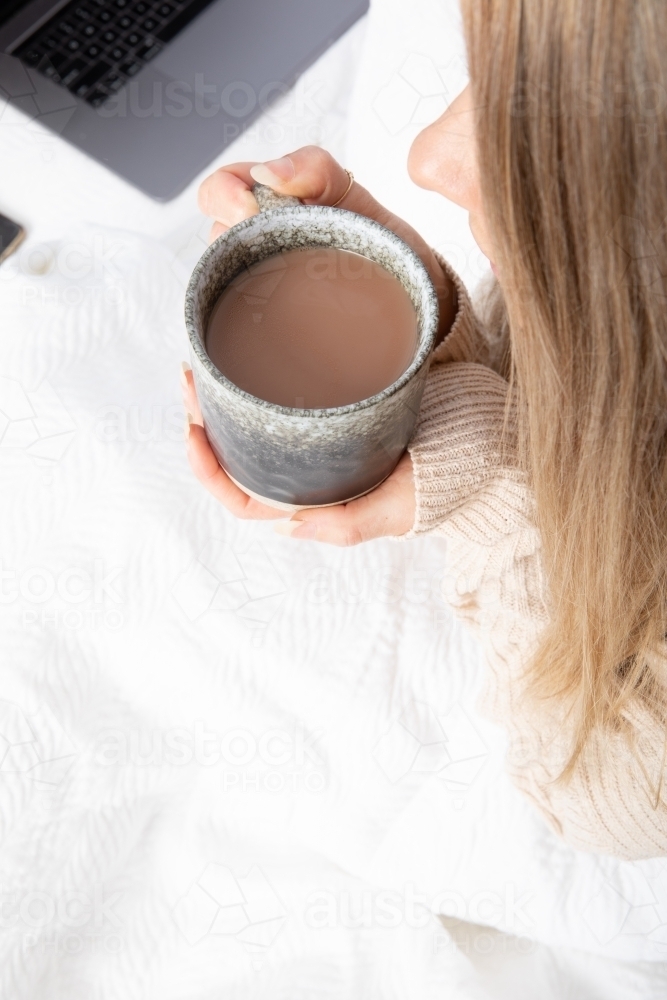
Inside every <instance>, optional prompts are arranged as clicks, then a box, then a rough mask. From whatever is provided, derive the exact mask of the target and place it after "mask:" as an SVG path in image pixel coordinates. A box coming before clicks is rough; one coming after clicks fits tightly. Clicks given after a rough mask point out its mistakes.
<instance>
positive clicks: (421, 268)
mask: <svg viewBox="0 0 667 1000" xmlns="http://www.w3.org/2000/svg"><path fill="white" fill-rule="evenodd" d="M332 212H333V213H335V214H336V215H349V216H353V217H354V218H355V220H359V219H361V220H363V221H362V223H361V224H362V225H363V226H365V227H367V228H369V229H371V230H376V231H378V232H379V233H381V234H385V233H389V234H390V236H391V239H392V241H397V242H398V243H399V244H401V245H402V252H403V253H404V254H405V256H407V257H408V258H409V259H410V260H411V261H412V263H413V265H414V266H415V267H416V269H417V272H418V273H420V274H421V277H422V279H423V285H422V290H423V292H424V293H425V294H426V297H427V299H428V300H430V302H431V305H432V308H433V323H432V330H431V333H430V335H429V336H428V337H427V338H426V340H425V341H424V342H423V343H422V344H421V345H420V346H419V348H418V350H417V352H416V354H415V356H414V358H413V359H412V361H411V362H410V364H409V365H408V367H407V368H406V369H405V371H404V372H403V373H402V374H401V375H400V376H399V377H398V378H397V379H396V380H395V381H394V382H392V383H391V384H390V385H388V386H386V388H384V389H382V390H381V391H380V392H376V393H375V394H374V395H373V396H368V397H367V398H366V399H360V400H358V401H357V402H354V403H345V405H344V406H330V407H322V408H315V407H310V408H309V407H296V406H283V405H282V404H280V403H271V402H269V400H267V399H261V398H260V397H259V396H254V395H253V394H252V393H251V392H246V390H245V389H241V388H240V387H239V386H238V385H236V384H235V383H234V382H232V381H231V380H230V379H229V378H227V376H226V375H224V374H223V372H221V371H220V370H219V369H218V368H217V367H216V366H215V365H214V364H213V362H212V361H211V359H210V358H209V356H208V354H207V353H206V351H205V350H204V347H203V346H202V342H201V338H200V337H199V334H198V333H197V330H196V327H195V322H194V317H193V304H194V297H195V291H196V286H197V284H198V282H199V278H200V277H201V275H202V274H203V272H204V271H205V270H206V268H207V266H208V265H209V262H210V259H211V257H213V256H214V255H215V252H216V249H217V248H219V246H220V244H221V243H224V242H225V241H226V240H228V239H229V235H230V233H234V234H235V235H236V234H239V233H241V232H243V230H244V229H249V228H250V227H251V226H253V225H255V224H256V220H257V218H258V217H267V216H268V217H273V216H282V215H286V214H288V215H293V214H294V213H297V214H299V215H301V214H304V215H312V214H313V213H314V214H317V215H329V214H330V213H332ZM357 224H359V223H358V222H357ZM304 249H310V248H304ZM313 249H314V248H313ZM333 249H341V250H343V249H345V248H344V247H338V248H335V247H334V248H333ZM362 256H363V255H362ZM369 259H370V258H369ZM379 266H380V267H382V265H381V264H380V265H379ZM239 273H240V272H239ZM232 280H233V279H232ZM439 318H440V304H439V302H438V296H437V292H436V290H435V287H434V285H433V282H432V281H431V276H430V275H429V273H428V271H427V269H426V265H425V264H424V262H423V260H422V259H421V257H420V256H419V255H418V254H417V253H416V252H415V251H414V250H413V249H412V247H411V246H409V245H408V244H407V243H406V242H405V240H404V239H403V238H402V237H400V236H399V235H398V234H397V233H395V232H394V231H393V230H392V229H389V228H388V227H387V226H383V225H382V224H381V223H380V222H376V220H375V219H369V218H368V217H367V216H365V215H360V214H359V213H358V212H350V211H349V210H348V209H344V208H333V207H332V206H329V205H286V206H285V207H284V208H282V207H281V208H271V209H269V210H268V211H264V212H260V213H258V215H252V216H250V218H248V219H244V220H243V221H242V222H239V223H237V224H236V225H235V226H231V227H230V228H229V229H228V230H227V231H226V232H225V233H222V234H221V235H220V236H218V237H217V239H215V240H214V241H213V243H211V245H210V246H209V247H207V248H206V250H205V251H204V253H203V254H202V255H201V257H200V258H199V260H198V261H197V263H196V265H195V267H194V269H193V271H192V274H191V275H190V280H189V281H188V286H187V290H186V293H185V326H186V329H187V332H188V339H189V341H190V345H191V347H192V349H193V351H194V352H195V354H196V356H197V360H198V361H199V363H200V364H201V365H203V367H204V369H205V370H206V371H207V373H208V374H209V375H210V376H211V377H212V378H213V379H214V381H215V382H218V383H222V385H223V386H224V387H225V388H227V389H229V390H231V391H232V392H234V393H235V394H236V395H238V396H241V397H242V398H243V399H245V400H246V401H248V402H249V403H253V404H255V405H256V404H259V405H260V406H261V407H262V408H264V409H266V410H269V411H270V412H271V413H280V414H282V415H284V416H287V417H291V416H293V417H304V416H307V417H333V416H342V415H344V414H346V413H356V412H357V411H358V410H363V409H367V408H368V407H370V406H375V405H376V404H377V403H380V402H382V401H383V400H385V399H389V398H390V397H391V396H393V395H394V394H395V393H396V392H398V391H399V389H401V388H402V387H403V386H404V385H406V384H407V383H408V382H409V381H410V380H411V379H412V377H413V376H414V375H415V374H416V373H417V372H418V371H419V370H420V368H421V367H422V365H423V364H424V362H425V361H426V359H427V358H428V356H429V354H430V353H431V351H432V350H433V344H434V341H435V337H436V333H437V329H438V322H439Z"/></svg>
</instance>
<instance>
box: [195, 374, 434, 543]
mask: <svg viewBox="0 0 667 1000" xmlns="http://www.w3.org/2000/svg"><path fill="white" fill-rule="evenodd" d="M181 388H182V390H183V404H184V406H185V409H186V412H187V413H188V420H187V423H186V438H187V451H188V459H189V461H190V467H191V468H192V471H193V472H194V474H195V476H196V477H197V479H198V480H199V482H200V483H201V484H202V486H204V487H205V488H206V489H207V490H208V491H209V493H212V494H213V496H214V497H215V498H216V500H219V501H220V503H222V504H223V505H224V506H225V507H226V508H227V510H229V511H231V513H232V514H234V515H235V516H236V517H239V518H244V519H254V520H275V521H276V524H275V525H274V528H275V530H276V531H278V532H279V533H280V534H283V535H288V536H289V537H291V538H310V539H314V540H316V541H319V542H329V543H330V544H331V545H358V544H359V542H367V541H370V539H372V538H380V537H382V536H383V535H403V534H405V532H406V531H409V530H410V528H411V527H412V525H413V523H414V519H415V484H414V477H413V472H412V459H411V458H410V455H409V453H408V452H406V453H405V454H404V455H403V456H402V458H401V459H400V461H399V463H398V465H397V466H396V468H395V469H394V471H393V472H392V473H391V475H390V476H388V477H387V479H385V481H384V482H383V483H381V484H380V486H378V487H377V488H376V489H374V490H372V491H371V492H370V493H367V494H366V495H365V496H363V497H359V498H358V499H356V500H350V502H349V503H343V504H336V506H334V507H310V508H308V509H306V510H299V511H296V513H295V514H293V515H292V517H291V518H290V519H289V520H285V517H286V514H285V512H284V511H281V510H277V509H276V508H275V507H269V506H268V505H267V504H263V503H260V502H259V501H258V500H254V499H253V498H252V497H249V496H248V495H247V494H246V493H244V492H243V490H240V489H239V488H238V486H236V484H235V483H233V482H232V480H231V479H230V478H229V476H228V475H227V474H226V472H225V471H224V469H222V468H221V466H220V465H219V463H218V460H217V458H216V457H215V455H214V453H213V451H212V449H211V446H210V444H209V442H208V438H207V437H206V431H205V430H204V424H203V420H202V416H201V410H200V408H199V402H198V400H197V393H196V390H195V385H194V379H193V377H192V372H191V371H190V370H187V371H185V372H184V373H183V375H182V377H181ZM190 418H191V419H190ZM279 518H280V519H281V520H278V519H279Z"/></svg>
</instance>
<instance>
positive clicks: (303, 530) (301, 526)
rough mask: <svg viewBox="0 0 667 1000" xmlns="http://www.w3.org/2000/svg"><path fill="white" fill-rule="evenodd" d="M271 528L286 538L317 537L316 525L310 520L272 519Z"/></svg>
mask: <svg viewBox="0 0 667 1000" xmlns="http://www.w3.org/2000/svg"><path fill="white" fill-rule="evenodd" d="M273 530H274V531H275V532H276V533H277V534H279V535H286V536H287V537H288V538H316V537H317V526H316V525H315V524H313V522H312V521H274V522H273Z"/></svg>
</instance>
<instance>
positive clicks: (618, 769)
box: [394, 261, 667, 859]
mask: <svg viewBox="0 0 667 1000" xmlns="http://www.w3.org/2000/svg"><path fill="white" fill-rule="evenodd" d="M441 263H442V264H443V267H445V269H446V270H447V272H448V274H449V275H450V277H451V278H452V280H453V281H454V284H455V285H456V288H457V291H458V301H459V307H458V312H457V316H456V320H455V322H454V325H453V326H452V328H451V331H450V332H449V334H448V335H447V336H446V337H445V339H444V341H443V342H442V343H441V344H440V345H439V346H438V347H437V348H436V349H435V351H434V352H433V355H432V365H431V369H430V371H429V375H428V379H427V383H426V388H425V391H424V397H423V401H422V405H421V409H420V413H419V419H418V422H417V427H416V429H415V433H414V435H413V438H412V440H411V442H410V445H409V449H408V450H409V452H410V454H411V456H412V461H413V465H414V475H415V484H416V496H417V510H416V516H415V522H414V525H413V527H412V528H411V530H410V531H409V532H407V533H406V534H405V535H401V536H394V537H400V538H401V539H409V538H413V537H415V536H417V535H422V534H425V533H429V532H432V533H434V534H437V535H439V536H442V537H444V538H446V539H447V542H448V571H447V575H446V578H445V582H444V583H443V596H444V597H445V599H446V600H447V601H448V602H449V603H450V604H451V605H452V607H453V608H454V610H455V612H456V613H457V614H458V616H459V617H460V618H462V619H463V620H464V621H465V622H466V623H468V624H469V625H470V626H472V627H473V629H474V630H475V631H476V633H477V634H478V636H479V638H480V639H481V641H482V643H483V645H484V647H485V650H486V653H487V658H488V661H489V668H490V669H489V671H488V675H487V680H486V685H485V690H484V692H483V695H482V700H481V704H480V709H481V710H482V712H483V713H484V714H485V715H488V716H490V717H491V718H493V719H495V720H496V721H497V722H499V723H501V724H502V725H503V726H504V727H505V728H506V730H507V731H508V735H509V749H508V754H507V768H508V771H509V774H510V776H511V778H512V780H513V781H514V782H515V783H516V785H518V787H519V788H520V789H521V790H522V791H523V792H525V793H526V794H527V795H528V796H529V797H530V798H531V799H532V801H533V802H534V803H535V804H536V805H537V806H538V808H539V809H540V810H541V812H542V814H543V815H544V816H545V817H546V819H547V821H548V822H549V824H550V825H551V826H552V828H553V829H554V830H556V832H557V833H558V834H560V835H561V836H562V837H563V838H564V839H565V840H567V841H568V842H569V843H570V844H572V845H573V846H575V847H578V848H581V849H583V850H592V851H599V852H602V853H606V854H612V855H616V856H617V857H621V858H628V859H633V858H634V859H636V858H647V857H656V856H658V855H665V854H667V802H666V801H665V799H664V798H663V797H662V796H661V795H660V792H658V798H657V801H656V789H661V788H662V782H661V779H662V778H663V775H664V770H665V763H666V762H665V741H666V733H667V724H666V725H662V726H659V725H657V724H656V723H655V721H653V720H652V719H650V718H649V716H648V714H647V713H646V711H645V710H644V709H642V707H641V706H637V707H636V708H634V709H633V710H632V711H631V712H629V713H628V719H629V721H630V723H631V725H632V728H633V732H634V734H635V738H636V746H635V750H634V752H632V751H631V748H630V744H629V741H628V739H627V737H622V736H620V735H615V736H614V735H607V736H602V735H599V736H596V737H594V738H592V739H591V740H590V741H589V743H588V744H587V746H586V748H585V750H584V752H583V754H582V756H581V758H580V760H579V763H578V765H577V768H576V772H575V774H574V776H573V778H572V780H571V781H570V782H569V784H566V785H563V784H560V783H554V778H556V776H557V775H558V774H559V771H560V769H561V768H562V765H563V763H564V760H565V759H566V758H565V753H566V751H567V748H568V746H569V743H568V739H567V736H568V733H567V723H566V721H565V720H564V718H563V717H562V715H561V713H559V711H558V709H557V707H550V708H549V709H548V710H546V709H545V710H544V711H542V710H540V711H539V713H537V712H535V710H532V711H531V710H530V709H528V708H527V707H526V706H525V705H523V704H522V703H521V701H520V700H519V699H518V697H517V691H518V684H517V677H518V674H519V671H520V670H521V668H522V667H523V666H524V665H525V663H526V658H527V656H528V655H529V654H530V651H531V650H532V649H534V648H535V644H536V642H537V640H538V637H539V633H540V630H541V629H542V628H543V626H544V624H545V622H546V621H547V610H546V600H545V578H544V573H543V569H542V562H541V556H540V537H539V533H538V531H537V528H536V527H535V523H534V516H533V499H532V496H531V492H530V490H529V489H528V488H527V486H526V484H525V482H524V478H523V476H522V475H521V473H520V472H519V470H518V468H517V467H516V466H515V465H513V464H512V462H511V461H505V462H503V461H502V458H501V454H500V448H499V445H500V437H501V432H502V427H503V416H504V409H505V400H506V394H507V390H508V386H507V383H506V381H505V380H504V379H503V378H502V377H501V376H500V375H499V374H498V373H497V372H496V371H494V370H493V368H492V367H491V365H492V364H493V360H492V356H491V354H492V352H491V349H490V345H491V344H493V338H494V330H493V329H490V328H489V322H488V320H487V321H486V323H484V324H483V323H482V322H481V321H480V320H479V319H478V317H476V315H475V313H474V311H473V308H472V306H471V303H470V300H469V298H468V295H467V293H466V291H465V288H464V286H463V285H462V283H461V281H460V280H459V279H458V277H457V276H456V275H455V274H453V273H452V272H451V270H450V269H449V268H448V267H447V265H446V264H445V262H444V261H441Z"/></svg>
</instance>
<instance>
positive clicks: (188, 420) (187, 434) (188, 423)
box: [183, 413, 195, 441]
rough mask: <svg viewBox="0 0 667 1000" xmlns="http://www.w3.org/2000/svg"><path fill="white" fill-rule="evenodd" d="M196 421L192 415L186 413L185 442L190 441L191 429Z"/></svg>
mask: <svg viewBox="0 0 667 1000" xmlns="http://www.w3.org/2000/svg"><path fill="white" fill-rule="evenodd" d="M194 419H195V418H194V417H193V416H192V414H191V413H186V414H185V424H184V426H183V433H184V434H185V440H186V441H189V440H190V427H191V426H192V424H193V423H194Z"/></svg>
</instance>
